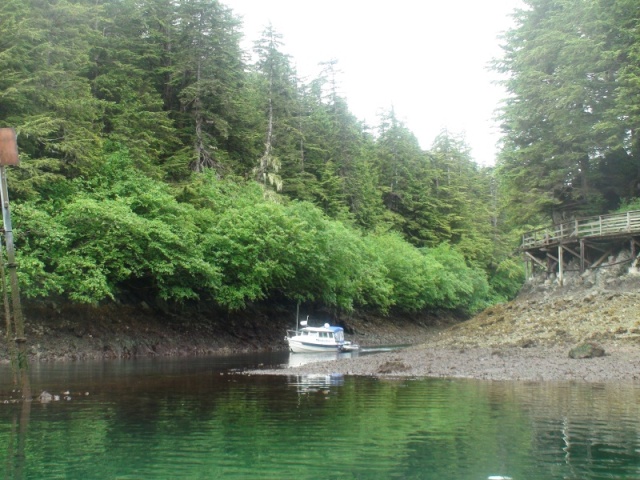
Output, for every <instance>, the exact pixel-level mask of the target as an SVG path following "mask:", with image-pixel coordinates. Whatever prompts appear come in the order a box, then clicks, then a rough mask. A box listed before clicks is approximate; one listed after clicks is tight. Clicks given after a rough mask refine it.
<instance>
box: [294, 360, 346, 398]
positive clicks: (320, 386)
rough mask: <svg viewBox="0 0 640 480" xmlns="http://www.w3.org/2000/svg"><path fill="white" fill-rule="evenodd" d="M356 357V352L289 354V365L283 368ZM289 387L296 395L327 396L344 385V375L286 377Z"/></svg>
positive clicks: (318, 374)
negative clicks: (318, 394) (314, 394)
mask: <svg viewBox="0 0 640 480" xmlns="http://www.w3.org/2000/svg"><path fill="white" fill-rule="evenodd" d="M357 356H358V352H357V351H353V352H321V353H290V354H289V363H288V364H285V365H284V367H285V368H294V367H301V366H303V365H309V364H312V363H319V362H329V361H331V360H338V359H342V358H354V357H357ZM288 383H289V385H290V386H292V387H295V388H296V390H297V391H298V393H324V394H328V393H329V392H330V391H331V389H335V388H336V387H340V386H342V385H344V375H342V374H339V373H331V374H324V373H317V374H306V375H291V376H289V377H288Z"/></svg>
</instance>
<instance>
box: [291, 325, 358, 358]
mask: <svg viewBox="0 0 640 480" xmlns="http://www.w3.org/2000/svg"><path fill="white" fill-rule="evenodd" d="M307 319H308V317H307ZM307 321H308V320H305V321H302V322H300V325H301V326H302V328H300V329H296V330H287V336H286V337H284V340H285V341H286V342H287V343H288V344H289V350H290V351H291V352H293V353H312V352H350V351H354V350H358V348H359V347H358V345H355V344H353V343H351V342H348V341H345V339H344V329H343V328H342V327H336V326H333V325H329V324H328V323H325V324H324V325H323V326H321V327H309V326H307Z"/></svg>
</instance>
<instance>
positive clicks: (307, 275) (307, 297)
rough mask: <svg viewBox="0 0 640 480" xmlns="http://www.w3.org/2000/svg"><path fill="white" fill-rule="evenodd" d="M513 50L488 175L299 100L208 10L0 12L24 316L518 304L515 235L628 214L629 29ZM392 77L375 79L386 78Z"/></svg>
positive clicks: (83, 3)
mask: <svg viewBox="0 0 640 480" xmlns="http://www.w3.org/2000/svg"><path fill="white" fill-rule="evenodd" d="M525 4H526V8H525V9H523V10H522V11H519V12H516V14H515V15H516V26H515V27H514V28H513V29H512V30H511V31H509V32H507V33H506V34H505V37H504V51H505V54H504V57H503V58H502V59H499V60H496V64H495V67H494V68H495V69H496V70H498V71H500V72H502V73H504V74H505V78H506V80H505V84H506V87H507V90H508V92H509V96H508V98H507V99H506V101H505V104H504V106H503V108H502V110H501V112H500V113H501V122H502V125H503V132H504V139H503V146H502V150H501V153H500V157H499V158H498V159H497V164H496V167H494V168H487V167H480V166H479V165H477V164H476V163H475V162H474V160H473V158H472V157H471V153H470V149H469V146H468V145H467V144H466V143H465V141H464V138H462V137H460V136H458V135H456V134H452V133H450V132H447V131H443V132H442V133H441V134H440V135H438V136H437V137H436V138H435V139H434V140H433V144H432V145H431V147H430V148H429V149H427V150H424V149H423V148H421V146H420V145H419V143H418V141H417V139H416V137H415V135H414V134H413V133H412V132H411V131H410V130H409V129H408V128H407V127H406V126H405V125H404V124H403V122H402V121H401V120H400V119H399V116H398V115H397V114H396V112H395V111H394V110H393V109H392V108H389V109H388V110H387V111H386V112H385V113H384V114H382V115H381V116H380V118H379V121H378V124H377V125H375V126H371V125H367V124H365V123H364V122H362V121H360V120H358V119H357V118H356V117H355V116H354V115H353V114H352V113H351V112H350V111H349V106H348V104H347V101H346V99H345V98H344V97H343V96H341V93H340V88H339V85H340V78H339V73H338V69H337V66H336V62H335V61H327V62H326V63H324V64H323V67H324V68H323V73H322V74H321V75H320V76H319V77H318V78H314V79H311V80H303V79H301V78H300V77H299V76H298V75H297V72H296V71H295V68H294V67H293V64H294V62H293V60H292V59H291V58H290V57H289V56H287V55H286V54H284V53H283V51H284V48H283V46H284V42H285V39H284V38H282V37H281V35H279V33H278V32H277V31H276V29H274V28H273V27H271V26H266V27H265V30H264V33H263V35H262V37H261V38H260V39H259V40H258V41H257V42H256V43H255V45H254V49H253V51H251V52H246V51H243V50H242V48H241V40H242V24H241V21H240V19H239V18H238V17H236V16H235V15H234V12H233V11H232V10H230V9H229V8H228V7H226V6H225V5H224V4H223V3H221V2H218V1H217V0H135V1H134V0H91V1H89V0H4V1H3V2H2V4H1V5H0V19H1V20H0V72H2V73H1V74H0V125H1V126H9V127H14V128H15V129H16V131H17V132H18V144H19V150H20V158H21V164H20V166H19V167H15V168H13V167H12V168H11V169H10V172H9V173H10V178H9V188H10V195H11V200H12V213H13V216H14V224H15V235H16V242H17V243H16V248H17V253H18V256H19V274H20V280H21V282H22V287H23V291H22V293H23V295H25V296H27V297H33V298H47V297H59V298H60V297H61V298H65V299H67V300H69V301H72V302H82V303H99V302H108V301H114V300H116V301H117V300H122V299H132V298H133V299H139V300H145V301H147V302H150V303H152V304H162V305H164V306H165V307H169V308H171V307H172V306H173V307H177V306H180V305H183V304H185V303H191V302H207V303H208V304H212V305H215V306H216V308H223V309H229V310H238V309H243V308H245V307H246V306H247V305H248V304H251V303H255V302H313V303H316V304H321V305H324V306H326V307H329V308H332V309H335V310H336V311H352V310H354V309H359V310H367V311H373V312H377V313H385V314H388V313H394V312H420V311H426V310H434V309H455V310H459V311H466V312H474V311H477V310H479V309H481V308H483V307H484V306H486V305H489V304H491V303H495V302H499V301H503V300H505V299H508V298H510V297H512V296H513V295H514V294H515V293H516V292H517V291H518V289H519V287H520V285H521V283H522V270H521V268H520V262H519V260H518V258H517V257H514V256H513V253H514V251H515V250H516V249H517V246H518V233H519V232H521V231H522V230H523V229H528V228H532V227H535V226H538V225H541V224H545V223H547V222H549V221H551V219H552V218H556V217H557V216H566V215H578V214H580V215H582V214H589V213H601V212H602V211H603V210H604V209H615V208H619V207H620V204H621V203H623V204H624V205H627V206H629V205H632V204H633V198H634V197H635V196H636V187H635V185H637V184H638V182H639V181H640V163H639V162H640V158H639V154H640V149H639V147H640V144H639V143H638V138H637V134H636V128H637V126H638V125H637V124H638V120H639V119H640V107H639V105H640V103H639V100H640V81H639V79H640V67H638V65H640V38H639V35H640V33H639V31H638V18H639V17H640V13H639V12H638V11H637V10H638V9H637V8H636V7H637V5H634V2H633V1H632V0H598V1H595V0H587V1H585V0H529V1H526V2H525ZM381 68H384V66H381Z"/></svg>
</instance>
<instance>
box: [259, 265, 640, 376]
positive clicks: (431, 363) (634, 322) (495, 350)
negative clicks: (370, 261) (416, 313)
mask: <svg viewBox="0 0 640 480" xmlns="http://www.w3.org/2000/svg"><path fill="white" fill-rule="evenodd" d="M638 312H640V279H638V278H637V277H635V276H633V277H627V278H619V279H615V280H614V281H610V282H608V283H607V284H606V285H596V286H594V287H592V288H542V287H529V288H527V289H524V290H523V292H522V293H521V294H520V295H519V296H518V298H516V299H515V300H513V301H512V302H508V303H505V304H502V305H495V306H493V307H490V308H488V309H487V310H485V311H484V312H482V313H481V314H479V315H477V316H476V317H474V318H472V319H471V320H468V321H466V322H462V323H459V324H455V325H453V326H450V327H448V328H444V329H442V330H439V331H434V332H433V334H432V335H431V336H430V337H429V338H427V339H426V340H425V341H424V342H423V343H422V344H421V345H416V346H412V347H409V348H406V349H402V350H397V351H392V352H386V353H381V354H376V355H359V356H356V357H354V358H348V359H341V360H336V361H330V362H321V363H311V364H306V365H304V366H301V367H295V368H287V369H281V370H255V371H251V372H247V373H248V374H274V375H302V374H325V375H326V374H345V375H367V376H376V377H439V378H443V377H444V378H472V379H481V380H497V381H500V380H516V381H578V382H640V316H638ZM585 344H589V345H596V346H599V347H600V348H601V349H603V350H604V355H603V356H599V357H596V358H582V359H576V358H570V356H569V352H570V351H571V350H572V348H574V347H576V346H578V345H585Z"/></svg>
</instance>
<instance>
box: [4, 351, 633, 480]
mask: <svg viewBox="0 0 640 480" xmlns="http://www.w3.org/2000/svg"><path fill="white" fill-rule="evenodd" d="M288 359H289V354H271V355H264V356H261V357H256V356H234V357H223V358H199V359H189V360H185V359H155V360H150V359H144V360H131V361H110V362H100V363H82V364H80V363H78V364H75V363H71V364H42V365H36V366H34V367H33V369H32V371H31V377H32V384H33V389H34V392H40V391H42V390H46V391H48V392H51V393H52V394H58V395H61V396H62V397H63V398H62V399H61V400H60V401H54V402H50V403H47V404H42V403H40V402H33V403H32V404H24V405H22V404H20V405H15V404H2V405H0V468H1V469H2V470H1V471H2V475H4V476H3V478H12V479H13V478H25V479H49V478H51V479H165V478H166V479H210V478H213V479H215V478H224V479H253V478H260V479H289V478H290V479H461V480H464V479H474V480H475V479H478V480H487V479H489V478H491V477H492V476H502V477H511V478H513V479H514V480H520V479H522V480H524V479H527V480H531V479H576V480H577V479H640V385H638V384H606V385H586V384H572V383H555V384H552V383H522V382H481V381H469V380H441V379H426V380H423V379H421V380H376V379H372V378H352V377H341V376H338V375H329V376H306V377H300V376H289V377H286V376H283V377H278V376H248V375H242V374H238V373H234V372H237V370H236V369H242V368H246V367H249V368H253V367H256V366H258V365H260V364H264V365H265V366H271V365H274V364H276V365H277V364H285V365H286V364H287V362H288ZM301 361H302V360H301V359H300V357H296V358H295V362H296V363H300V362H301ZM0 375H1V376H0V393H2V394H3V395H2V398H6V395H7V392H8V391H10V389H11V386H10V383H9V372H8V370H7V368H6V367H0ZM66 391H69V392H70V393H69V394H68V396H69V397H71V399H70V400H64V396H65V393H64V392H66ZM87 393H88V395H87Z"/></svg>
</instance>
